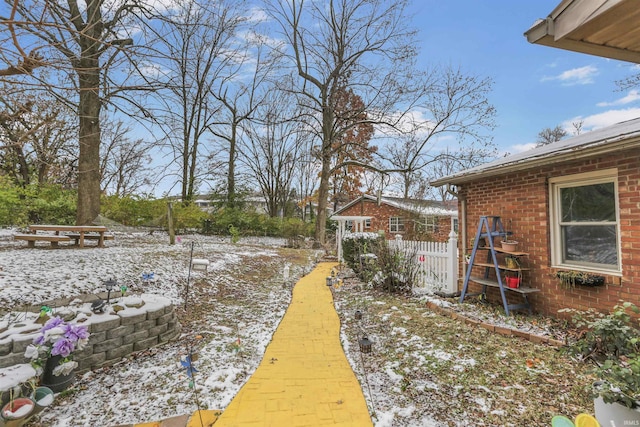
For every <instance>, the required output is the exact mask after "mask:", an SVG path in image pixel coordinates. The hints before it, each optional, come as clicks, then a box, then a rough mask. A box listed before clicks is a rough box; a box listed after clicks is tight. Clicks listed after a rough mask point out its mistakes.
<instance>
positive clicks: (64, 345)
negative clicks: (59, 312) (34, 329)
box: [25, 316, 89, 392]
mask: <svg viewBox="0 0 640 427" xmlns="http://www.w3.org/2000/svg"><path fill="white" fill-rule="evenodd" d="M88 341H89V331H88V329H87V327H86V326H83V325H77V324H72V323H67V322H65V321H64V320H63V319H62V318H60V317H59V316H56V317H53V318H51V319H49V320H48V321H47V322H46V323H45V324H44V326H43V327H42V329H40V332H39V333H38V335H37V336H36V337H35V338H34V340H33V344H30V345H29V346H28V347H27V349H26V350H25V357H27V358H29V359H31V365H32V366H33V367H34V368H35V369H36V372H38V373H39V374H40V373H41V374H42V384H43V385H45V386H47V387H49V388H50V389H51V390H53V391H54V392H58V391H62V390H64V389H65V388H67V387H68V386H69V384H71V382H72V381H73V376H74V372H73V371H74V369H75V368H76V367H77V366H78V362H75V361H74V360H73V353H74V351H76V350H82V349H83V348H84V347H85V345H86V344H87V342H88Z"/></svg>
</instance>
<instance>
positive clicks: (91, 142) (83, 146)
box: [1, 0, 139, 224]
mask: <svg viewBox="0 0 640 427" xmlns="http://www.w3.org/2000/svg"><path fill="white" fill-rule="evenodd" d="M5 2H6V3H7V4H9V5H10V6H11V10H12V15H11V16H10V17H7V18H2V21H1V22H2V24H4V25H5V26H6V27H7V28H8V29H9V30H10V31H13V30H15V29H16V28H19V29H20V30H21V31H22V34H15V37H16V38H20V37H21V36H22V37H25V38H29V37H31V39H35V40H38V41H39V44H38V45H37V46H36V47H35V48H34V50H36V51H37V52H38V54H40V55H42V56H41V57H42V58H43V61H46V63H47V64H49V65H50V66H51V67H52V68H55V70H56V71H58V72H60V73H66V74H67V75H68V79H69V81H72V82H73V89H74V90H75V91H76V94H77V104H76V102H75V100H69V103H70V104H75V105H70V107H71V108H74V109H75V111H77V114H78V144H79V155H78V208H77V217H76V222H77V223H78V224H88V223H91V222H92V221H93V220H94V219H95V218H96V217H97V216H98V214H99V213H100V136H101V126H100V123H101V110H102V106H103V105H104V103H105V102H107V101H108V100H109V98H110V97H111V96H112V95H115V93H114V92H113V91H112V90H114V88H113V86H112V84H113V82H112V81H111V80H110V78H109V77H110V75H111V73H112V71H113V68H115V67H116V64H117V61H116V59H117V57H118V56H121V55H120V54H121V53H122V52H124V51H125V50H126V48H127V46H130V45H131V44H132V43H133V41H132V39H131V38H129V37H123V36H121V34H127V33H128V29H127V26H126V20H127V19H128V18H129V17H131V16H132V14H133V13H134V12H135V11H136V10H139V7H138V6H139V5H138V2H137V1H135V0H123V1H121V2H118V3H117V4H115V5H114V4H113V3H112V2H109V1H107V0H87V1H83V2H79V1H78V0H67V1H66V2H59V1H54V0H43V1H36V0H23V1H18V0H5ZM129 27H133V26H131V25H130V26H129ZM23 57H24V55H23ZM38 58H40V57H38ZM48 87H49V88H51V89H54V88H53V87H52V86H48ZM121 89H122V88H121V87H119V88H118V89H115V91H116V92H117V91H120V90H121ZM59 97H60V99H65V97H64V96H62V95H59Z"/></svg>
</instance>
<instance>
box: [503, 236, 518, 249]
mask: <svg viewBox="0 0 640 427" xmlns="http://www.w3.org/2000/svg"><path fill="white" fill-rule="evenodd" d="M500 244H501V245H502V250H505V251H507V252H513V251H515V250H516V247H517V246H518V242H517V241H516V240H510V239H506V238H505V239H504V240H502V241H501V242H500Z"/></svg>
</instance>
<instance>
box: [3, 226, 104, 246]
mask: <svg viewBox="0 0 640 427" xmlns="http://www.w3.org/2000/svg"><path fill="white" fill-rule="evenodd" d="M29 231H30V233H28V234H16V235H14V240H26V241H27V243H28V246H29V247H31V248H33V247H35V243H36V242H40V241H43V242H50V243H51V246H53V247H57V246H58V243H60V242H68V241H70V240H71V239H73V240H74V241H75V244H76V245H77V246H79V247H81V248H83V247H84V242H85V240H97V241H98V247H104V241H105V240H111V239H113V235H105V233H106V232H107V231H108V230H107V227H105V226H102V225H48V224H44V225H41V224H37V225H30V226H29ZM38 231H46V232H49V233H48V234H38ZM51 233H53V234H51ZM61 233H68V234H61Z"/></svg>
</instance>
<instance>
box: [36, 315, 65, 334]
mask: <svg viewBox="0 0 640 427" xmlns="http://www.w3.org/2000/svg"><path fill="white" fill-rule="evenodd" d="M63 323H64V320H62V318H61V317H60V316H56V317H53V318H51V319H49V320H47V323H45V324H44V326H43V327H42V329H40V332H44V331H48V330H49V329H53V328H55V327H58V326H60V325H62V324H63Z"/></svg>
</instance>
